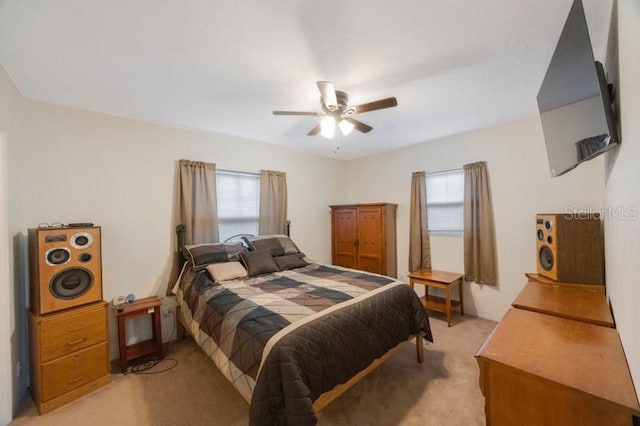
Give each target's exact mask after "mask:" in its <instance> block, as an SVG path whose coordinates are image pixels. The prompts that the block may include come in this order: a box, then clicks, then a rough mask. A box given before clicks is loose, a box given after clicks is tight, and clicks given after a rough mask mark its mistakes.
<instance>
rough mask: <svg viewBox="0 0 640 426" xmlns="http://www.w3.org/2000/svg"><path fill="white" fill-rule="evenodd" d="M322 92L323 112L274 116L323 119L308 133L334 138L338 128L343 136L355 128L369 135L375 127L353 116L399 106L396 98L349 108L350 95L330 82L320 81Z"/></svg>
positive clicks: (280, 113) (288, 113)
mask: <svg viewBox="0 0 640 426" xmlns="http://www.w3.org/2000/svg"><path fill="white" fill-rule="evenodd" d="M316 84H317V86H318V90H319V91H320V102H321V104H322V110H323V111H324V112H323V113H321V112H305V111H273V115H312V116H315V117H322V118H321V119H320V123H318V124H317V125H316V126H315V127H314V128H313V129H311V130H310V131H309V133H307V135H308V136H313V135H317V134H318V133H321V134H322V135H323V136H325V137H328V138H332V137H333V136H334V135H335V134H336V133H335V132H336V126H338V127H339V128H340V131H341V132H342V134H343V135H347V134H349V133H350V132H351V130H353V129H354V128H355V129H356V130H358V131H360V132H362V133H368V132H370V131H371V130H373V127H371V126H369V125H368V124H365V123H363V122H362V121H358V120H356V119H354V118H353V117H351V116H352V115H353V114H362V113H364V112H370V111H375V110H378V109H384V108H391V107H394V106H396V105H398V101H397V100H396V98H395V97H392V98H385V99H380V100H377V101H373V102H368V103H366V104H361V105H356V106H349V95H347V93H346V92H342V91H340V90H335V88H334V87H333V83H332V82H330V81H318V82H317V83H316Z"/></svg>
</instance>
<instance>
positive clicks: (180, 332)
mask: <svg viewBox="0 0 640 426" xmlns="http://www.w3.org/2000/svg"><path fill="white" fill-rule="evenodd" d="M176 234H177V238H178V261H179V267H180V268H179V269H180V270H182V265H183V264H184V262H185V259H184V256H183V253H182V246H184V225H178V226H177V227H176ZM287 235H289V222H288V221H287ZM176 320H177V321H176V341H177V342H182V341H183V340H184V336H185V335H186V334H187V330H188V329H189V324H188V323H187V321H186V320H185V319H184V318H183V316H182V310H181V309H180V306H179V305H178V306H176ZM414 338H415V341H416V358H417V361H418V363H420V364H421V363H422V362H423V360H424V346H423V334H422V333H418V334H416V335H414V336H411V337H410V338H409V339H408V340H407V341H409V340H411V339H414ZM405 343H406V342H400V343H399V344H398V345H396V346H395V347H393V348H391V349H390V350H388V351H387V352H386V353H385V354H384V355H382V356H381V357H380V358H376V359H374V360H373V362H372V363H371V364H369V366H368V367H366V368H365V369H364V370H361V371H360V372H359V373H357V374H356V375H355V376H353V377H352V378H351V379H349V381H347V382H346V383H340V384H338V385H336V386H335V387H333V389H331V390H329V391H327V392H324V393H322V394H320V396H319V397H318V399H316V401H315V402H314V403H313V409H314V411H316V412H318V411H320V410H322V409H323V408H324V407H326V406H327V405H329V403H331V402H332V401H333V400H334V399H336V398H338V397H339V396H340V395H342V394H343V393H345V392H346V391H347V390H349V389H350V388H351V387H352V386H354V385H355V384H356V383H358V382H359V381H360V380H362V379H363V378H365V377H366V376H367V375H368V374H369V373H371V372H372V371H374V370H375V369H376V368H378V367H379V366H380V365H382V363H384V362H385V361H386V360H388V359H389V358H391V356H392V355H393V354H394V353H395V352H396V351H397V350H398V349H399V348H400V346H401V345H403V344H405ZM247 403H249V404H250V403H251V401H247Z"/></svg>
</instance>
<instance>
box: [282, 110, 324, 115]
mask: <svg viewBox="0 0 640 426" xmlns="http://www.w3.org/2000/svg"><path fill="white" fill-rule="evenodd" d="M273 115H313V116H319V115H320V114H319V113H317V112H305V111H273Z"/></svg>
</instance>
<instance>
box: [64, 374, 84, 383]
mask: <svg viewBox="0 0 640 426" xmlns="http://www.w3.org/2000/svg"><path fill="white" fill-rule="evenodd" d="M82 380H84V374H83V375H82V376H80V377H76V378H75V379H71V380H67V384H69V385H72V384H74V383H78V382H80V381H82Z"/></svg>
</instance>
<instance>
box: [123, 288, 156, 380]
mask: <svg viewBox="0 0 640 426" xmlns="http://www.w3.org/2000/svg"><path fill="white" fill-rule="evenodd" d="M161 305H162V302H161V301H160V299H158V298H157V297H156V296H151V297H145V298H143V299H138V300H136V301H134V302H133V303H127V304H125V305H124V308H123V309H121V310H119V311H116V316H117V317H118V339H119V341H120V365H121V367H122V372H123V373H124V372H126V371H127V367H128V363H129V361H131V360H132V359H136V358H140V357H142V356H145V355H149V354H153V353H156V354H157V356H158V358H162V323H161V315H160V313H161V308H160V306H161ZM142 315H151V324H152V327H153V337H152V338H151V339H149V340H145V341H142V342H138V343H135V344H133V345H129V346H127V336H126V329H125V322H126V320H128V319H130V318H136V317H139V316H142Z"/></svg>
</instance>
